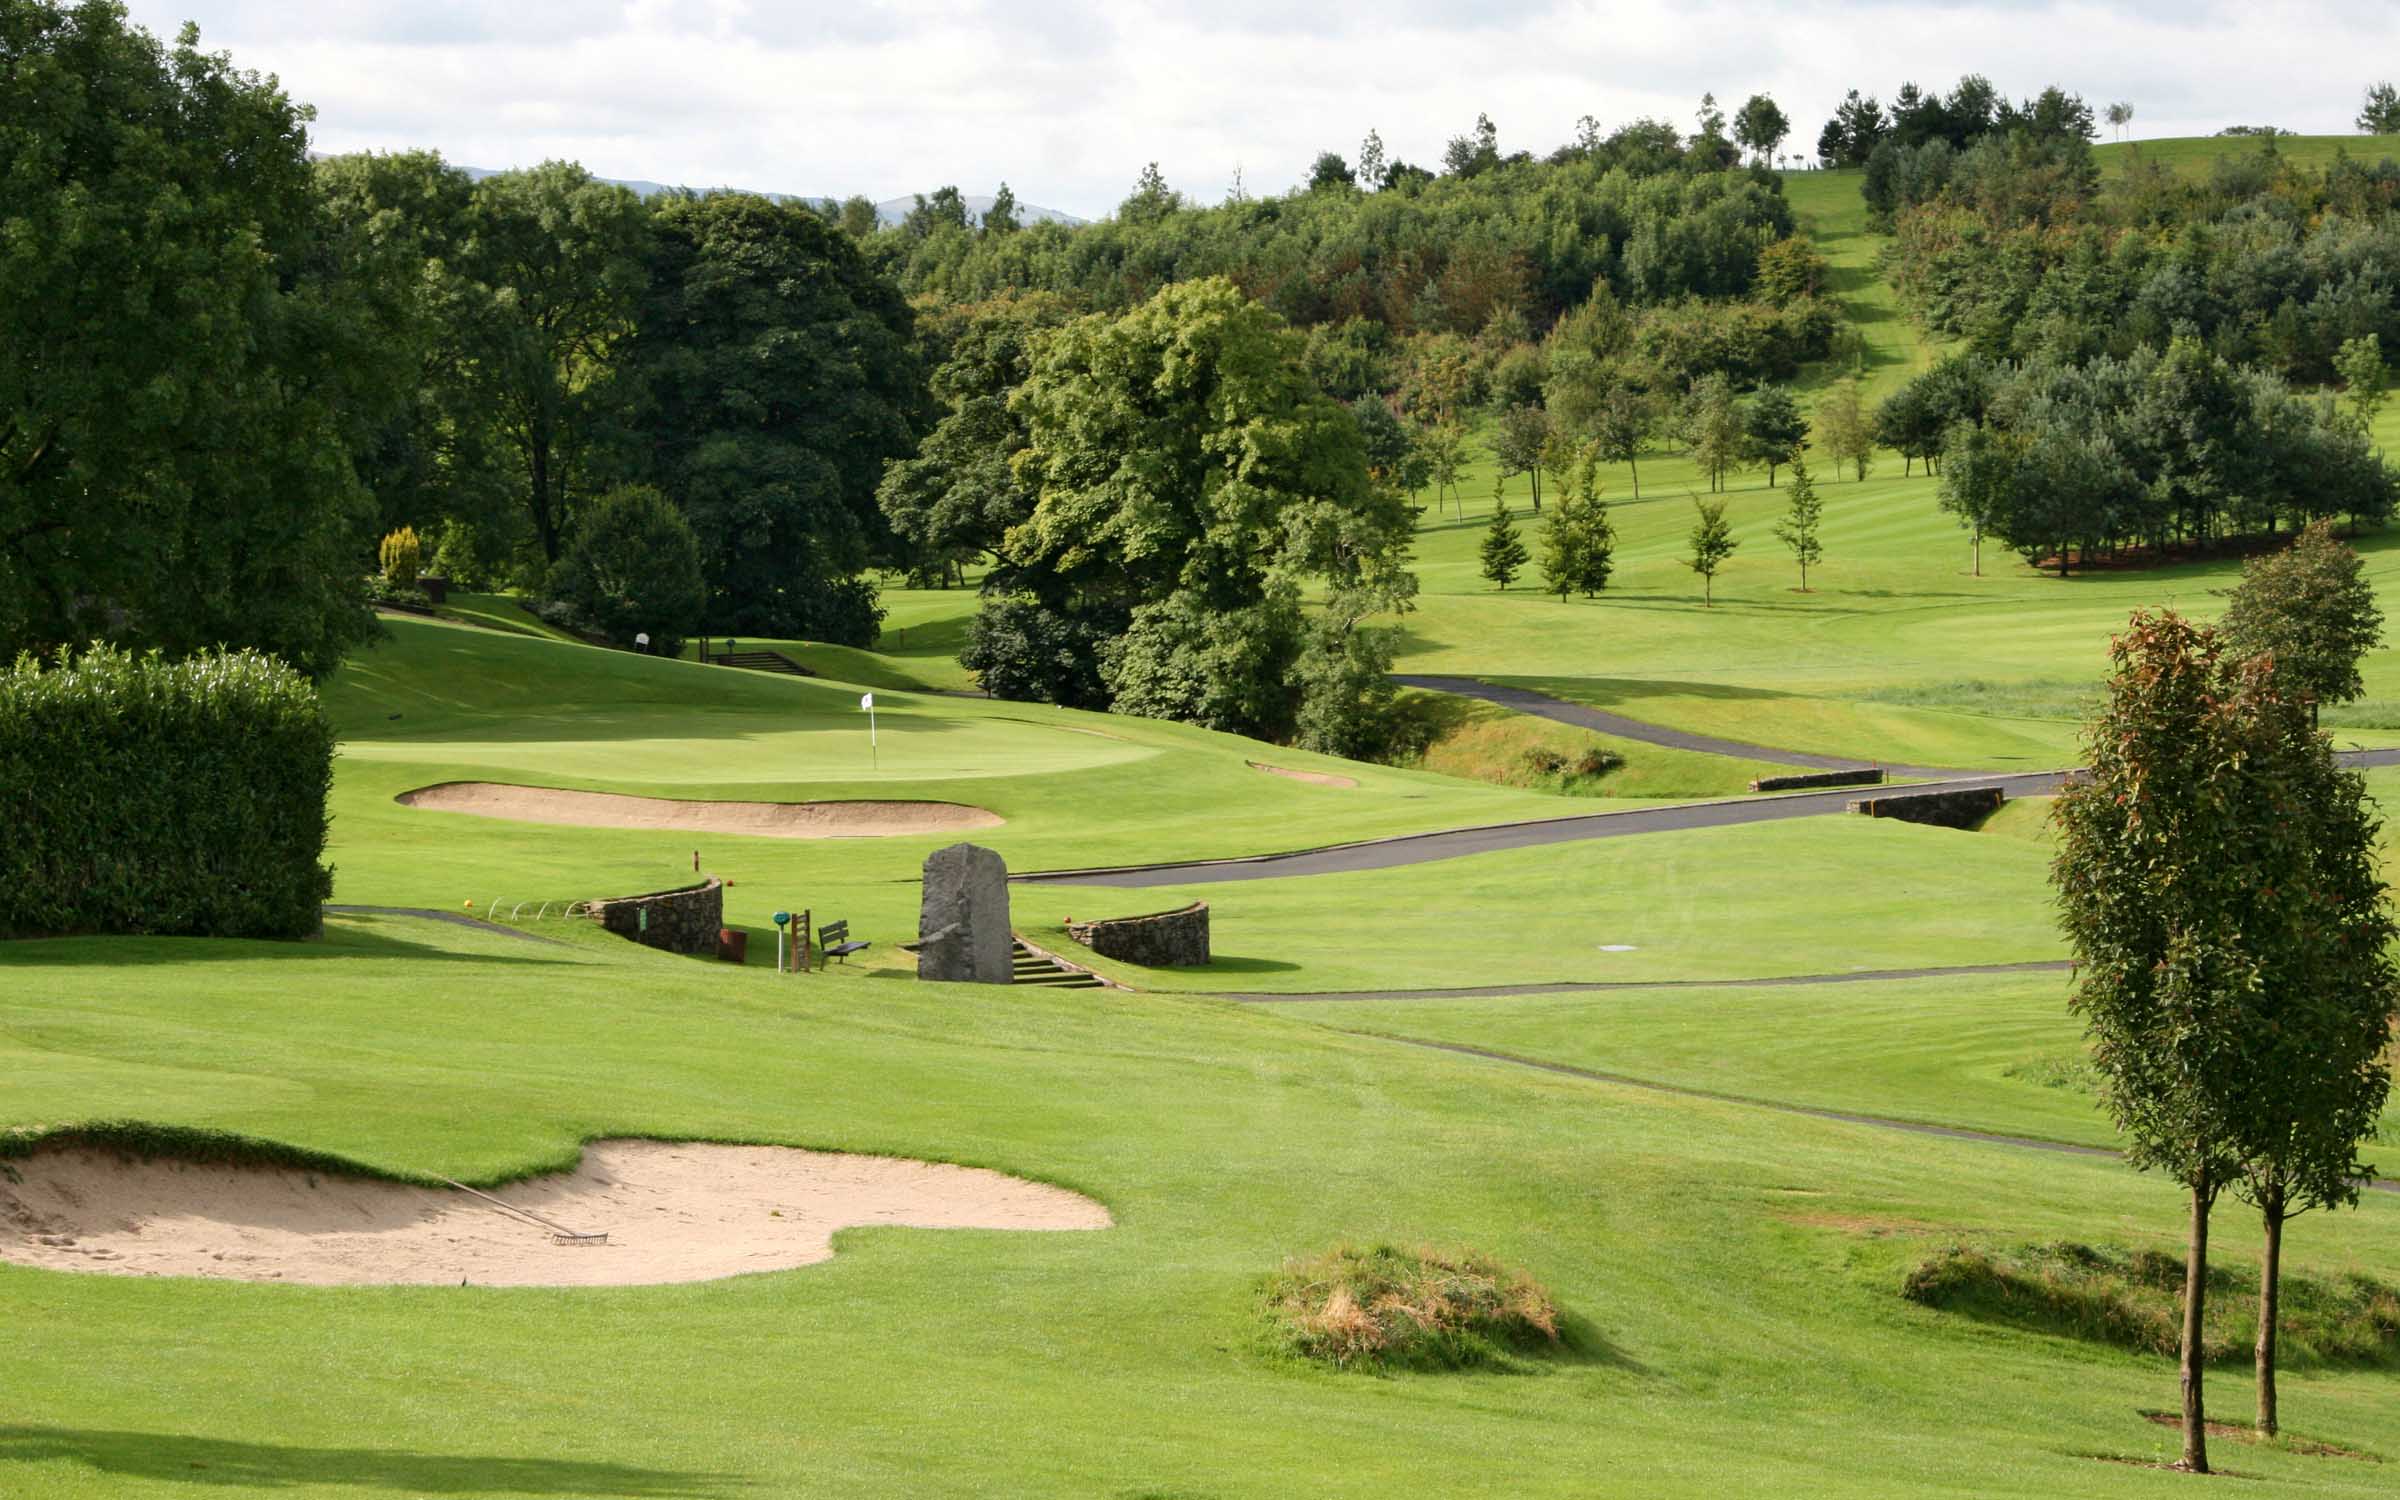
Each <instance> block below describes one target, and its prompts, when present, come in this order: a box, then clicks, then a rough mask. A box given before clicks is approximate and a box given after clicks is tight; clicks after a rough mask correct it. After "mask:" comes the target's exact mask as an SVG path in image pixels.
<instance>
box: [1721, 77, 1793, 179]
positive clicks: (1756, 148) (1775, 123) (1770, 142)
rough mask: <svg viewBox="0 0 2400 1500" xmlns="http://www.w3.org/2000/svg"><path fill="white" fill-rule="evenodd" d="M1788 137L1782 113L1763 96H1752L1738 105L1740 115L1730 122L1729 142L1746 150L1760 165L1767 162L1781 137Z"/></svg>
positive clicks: (1789, 124)
mask: <svg viewBox="0 0 2400 1500" xmlns="http://www.w3.org/2000/svg"><path fill="white" fill-rule="evenodd" d="M1791 133H1792V122H1791V121H1790V120H1788V119H1786V118H1784V113H1783V110H1782V109H1781V108H1780V107H1779V106H1778V105H1777V104H1776V103H1775V101H1774V100H1773V99H1772V98H1770V97H1768V96H1767V95H1765V94H1752V95H1751V96H1750V97H1749V98H1748V99H1746V100H1744V101H1743V103H1742V108H1741V111H1740V113H1738V114H1736V115H1735V116H1734V119H1733V138H1734V140H1735V141H1737V142H1739V143H1740V144H1741V145H1744V146H1747V147H1748V148H1749V149H1750V151H1751V153H1752V154H1753V155H1754V156H1755V157H1756V158H1757V159H1758V160H1759V161H1760V162H1762V163H1765V162H1771V161H1773V160H1774V157H1775V149H1776V148H1777V147H1778V146H1781V145H1782V144H1783V141H1784V137H1786V136H1788V135H1790V134H1791Z"/></svg>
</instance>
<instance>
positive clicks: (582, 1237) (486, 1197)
mask: <svg viewBox="0 0 2400 1500" xmlns="http://www.w3.org/2000/svg"><path fill="white" fill-rule="evenodd" d="M442 1181H444V1182H447V1183H449V1184H450V1185H451V1186H452V1187H454V1188H456V1189H458V1190H459V1191H460V1192H462V1193H467V1194H470V1195H472V1196H474V1197H477V1198H481V1199H482V1200H483V1201H484V1202H486V1203H489V1204H490V1205H491V1206H492V1207H494V1208H496V1209H498V1210H500V1211H501V1212H502V1213H504V1214H510V1215H513V1216H515V1217H517V1218H520V1219H523V1220H524V1221H525V1222H527V1223H528V1224H534V1225H538V1226H539V1227H541V1228H543V1229H547V1230H549V1231H550V1238H551V1239H552V1240H553V1241H555V1242H556V1243H558V1244H561V1245H605V1244H607V1243H608V1231H607V1230H605V1229H603V1230H600V1231H598V1232H597V1233H593V1234H585V1233H584V1232H583V1231H581V1230H577V1229H569V1228H568V1227H567V1226H566V1225H564V1224H561V1223H559V1222H558V1221H557V1220H556V1219H545V1218H543V1217H542V1216H541V1215H540V1214H537V1213H535V1212H534V1211H533V1210H532V1209H530V1208H519V1207H517V1205H515V1204H514V1203H508V1202H504V1201H503V1200H501V1199H498V1198H495V1197H493V1196H492V1195H491V1194H489V1193H487V1192H484V1191H483V1190H482V1189H481V1188H471V1187H469V1186H467V1185H466V1184H465V1183H463V1182H460V1181H459V1180H458V1179H456V1178H454V1177H445V1178H443V1179H442Z"/></svg>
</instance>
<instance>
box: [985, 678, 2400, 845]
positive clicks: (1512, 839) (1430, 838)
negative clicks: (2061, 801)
mask: <svg viewBox="0 0 2400 1500" xmlns="http://www.w3.org/2000/svg"><path fill="white" fill-rule="evenodd" d="M1394 680H1395V681H1397V682H1400V683H1403V684H1406V685H1410V686H1416V687H1433V688H1436V689H1438V690H1439V691H1443V692H1457V693H1464V694H1466V695H1467V696H1471V697H1476V698H1481V699H1483V700H1484V701H1485V702H1488V703H1496V704H1500V705H1502V706H1504V707H1508V708H1512V709H1517V710H1519V711H1521V712H1525V713H1532V714H1538V715H1540V716H1541V717H1543V718H1547V719H1552V720H1555V721H1556V722H1559V723H1562V724H1576V725H1580V726H1582V727H1584V728H1587V729H1596V730H1600V731H1602V732H1603V733H1608V734H1615V735H1621V736H1623V737H1625V738H1628V739H1638V740H1641V741H1643V742H1644V743H1647V744H1653V745H1665V746H1669V747H1671V748H1674V749H1679V750H1692V751H1696V752H1698V753H1701V754H1704V755H1727V756H1735V757H1739V758H1742V759H1747V760H1766V761H1769V762H1771V763H1774V764H1778V765H1791V766H1808V767H1813V768H1817V769H1829V770H1865V769H1871V767H1870V766H1869V765H1868V763H1867V762H1865V761H1858V760H1842V759H1839V758H1837V757H1833V756H1821V755H1813V754H1807V753H1804V752H1801V751H1794V750H1773V749H1770V748H1768V747H1765V746H1759V745H1746V744H1743V743H1742V742H1740V741H1738V740H1720V739H1713V738H1711V737H1709V736H1707V735H1695V734H1686V733H1684V732H1683V731H1682V730H1679V729H1663V728H1660V727H1659V726H1657V725H1655V724H1644V723H1642V722H1641V721H1640V720H1638V719H1628V718H1624V717H1622V716H1621V715H1617V714H1611V713H1605V712H1603V711H1601V710H1599V709H1596V708H1586V707H1584V706H1583V705H1581V704H1579V703H1568V702H1566V701H1565V700H1563V699H1559V698H1553V697H1550V696H1549V695H1547V694H1544V693H1537V692H1534V691H1532V690H1531V689H1529V688H1509V687H1499V686H1495V685H1494V684H1491V683H1487V682H1483V681H1481V680H1479V679H1476V678H1471V677H1399V678H1395V679H1394ZM2335 758H2336V759H2337V760H2339V761H2340V762H2341V763H2342V764H2343V765H2345V766H2350V767H2354V768H2355V767H2366V766H2392V765H2400V748H2395V749H2389V750H2344V751H2341V752H2339V753H2338V754H2337V755H2336V757H2335ZM1883 769H1885V770H1887V771H1892V772H1896V773H1898V774H1900V775H1903V776H1922V777H1927V778H1931V779H1929V780H1924V781H1918V782H1913V783H1911V784H1910V785H1908V786H1905V787H1900V788H1895V789H1894V790H1895V791H1898V792H1955V791H1967V790H1972V789H1976V788H1982V787H1998V788H1999V789H2000V790H2002V791H2004V792H2006V793H2007V794H2008V795H2009V796H2010V797H2012V798H2013V797H2046V796H2049V795H2051V794H2053V793H2055V792H2056V791H2057V790H2058V788H2059V785H2060V783H2062V782H2063V781H2065V779H2066V778H2067V777H2068V776H2069V775H2070V774H2071V772H2070V771H2068V770H2057V771H1958V770H1945V769H1941V768H1938V767H1931V766H1895V765H1887V766H1885V767H1884V768H1883ZM1874 795H1876V793H1875V792H1874V791H1873V790H1871V789H1869V788H1863V787H1840V788H1836V789H1834V790H1832V791H1823V792H1787V793H1781V794H1776V795H1771V796H1752V797H1738V798H1728V799H1723V800H1719V801H1715V802H1678V803H1672V804H1669V805H1667V806H1664V807H1639V808H1630V809H1627V810H1624V811H1620V812H1605V813H1583V814H1579V815H1578V814H1570V815H1568V816H1566V817H1560V818H1540V819H1535V820H1532V821H1528V822H1520V823H1490V824H1484V825H1481V826H1477V827H1473V828H1452V829H1445V830H1442V831H1439V832H1434V833H1406V834H1399V835H1396V836H1393V837H1390V838H1380V839H1365V840H1361V841H1359V842H1357V843H1350V844H1327V845H1322V846H1319V847H1317V848H1313V849H1294V850H1289V851H1286V852H1283V853H1278V854H1255V855H1243V856H1238V857H1235V858H1231V859H1192V860H1174V861H1168V862H1165V863H1160V864H1146V865H1111V866H1105V867H1101V868H1096V869H1080V870H1031V871H1026V872H1024V873H1022V874H1017V875H1011V876H1010V877H1009V879H1011V880H1014V881H1023V882H1026V883H1029V884H1031V883H1045V884H1056V885H1096V886H1112V887H1117V888H1120V889H1139V888H1142V887H1146V886H1161V885H1213V884H1216V883H1219V882H1222V881H1228V880H1282V879H1285V878H1288V877H1292V876H1300V875H1348V874H1355V873H1357V872H1360V871H1365V870H1389V869H1394V868H1397V867H1399V866H1402V865H1417V864H1427V863H1431V862H1432V861H1435V860H1443V859H1461V858H1464V857H1466V856H1467V855H1470V854H1491V853H1495V852H1498V851H1501V850H1508V849H1532V848H1539V847H1542V846H1544V845H1549V844H1569V843H1578V842H1581V841H1582V840H1585V839H1604V838H1623V837H1626V836H1628V835H1631V834H1639V833H1680V832H1685V831H1688V830H1691V829H1697V828H1729V827H1733V826H1735V825H1738V824H1743V823H1770V822H1778V821H1781V820H1783V819H1786V818H1810V817H1823V816H1826V815H1828V814H1834V813H1841V812H1845V811H1847V810H1848V807H1849V805H1850V803H1852V802H1854V801H1857V800H1859V799H1860V798H1861V797H1867V796H1874Z"/></svg>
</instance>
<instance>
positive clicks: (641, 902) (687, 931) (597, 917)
mask: <svg viewBox="0 0 2400 1500" xmlns="http://www.w3.org/2000/svg"><path fill="white" fill-rule="evenodd" d="M592 920H593V921H595V922H597V923H599V924H600V925H601V926H603V927H605V928H607V929H608V930H609V931H611V932H613V933H615V934H616V935H617V936H619V937H623V938H631V939H633V940H634V941H635V942H637V943H646V944H648V945H649V946H650V947H653V948H664V949H666V950H667V951H668V952H669V953H694V954H712V953H715V952H716V951H717V929H718V928H719V927H722V926H724V925H725V882H723V881H721V880H719V879H718V878H717V877H716V876H714V875H711V876H709V877H708V879H706V880H704V881H702V882H701V883H700V884H698V885H687V886H679V887H677V888H676V889H674V890H671V891H653V892H651V893H650V894H649V895H646V896H615V897H611V898H610V899H608V900H605V901H595V902H593V903H592Z"/></svg>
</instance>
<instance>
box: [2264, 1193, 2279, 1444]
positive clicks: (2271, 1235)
mask: <svg viewBox="0 0 2400 1500" xmlns="http://www.w3.org/2000/svg"><path fill="white" fill-rule="evenodd" d="M2263 1197H2264V1199H2265V1201H2264V1202H2262V1203H2260V1204H2259V1210H2258V1211H2259V1215H2260V1217H2261V1218H2263V1219H2264V1220H2265V1221H2266V1228H2267V1244H2266V1253H2265V1255H2264V1257H2263V1258H2262V1259H2261V1260H2260V1262H2259V1267H2258V1432H2259V1436H2261V1437H2273V1436H2274V1435H2275V1433H2276V1431H2277V1427H2276V1419H2275V1336H2276V1334H2277V1332H2278V1331H2279V1330H2278V1329H2277V1327H2276V1323H2277V1321H2278V1319H2279V1318H2280V1317H2281V1316H2282V1312H2283V1219H2284V1214H2283V1184H2282V1183H2280V1182H2277V1183H2273V1184H2271V1185H2269V1187H2268V1188H2267V1191H2266V1192H2265V1194H2264V1195H2263Z"/></svg>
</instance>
